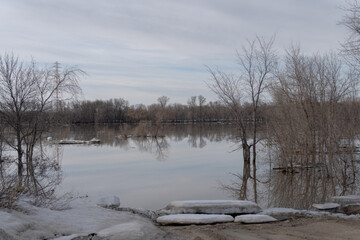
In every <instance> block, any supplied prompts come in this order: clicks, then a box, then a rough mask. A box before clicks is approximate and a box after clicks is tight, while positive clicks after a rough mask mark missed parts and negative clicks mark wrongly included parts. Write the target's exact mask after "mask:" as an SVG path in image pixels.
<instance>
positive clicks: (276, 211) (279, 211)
mask: <svg viewBox="0 0 360 240" xmlns="http://www.w3.org/2000/svg"><path fill="white" fill-rule="evenodd" d="M303 212H304V210H297V209H293V208H268V209H265V210H263V211H262V212H261V213H262V214H265V215H290V214H301V213H303Z"/></svg>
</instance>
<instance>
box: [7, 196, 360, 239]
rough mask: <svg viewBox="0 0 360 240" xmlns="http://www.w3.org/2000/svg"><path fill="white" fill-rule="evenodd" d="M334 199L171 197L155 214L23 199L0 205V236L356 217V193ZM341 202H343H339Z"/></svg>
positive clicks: (158, 234)
mask: <svg viewBox="0 0 360 240" xmlns="http://www.w3.org/2000/svg"><path fill="white" fill-rule="evenodd" d="M355 197H358V198H355ZM334 199H335V200H336V201H338V202H339V203H325V204H314V207H316V208H317V209H318V210H314V211H309V210H295V209H289V208H270V209H265V210H261V209H260V207H259V206H258V205H257V204H256V203H253V202H249V201H240V200H239V201H229V200H200V201H199V200H197V201H194V200H193V201H174V202H171V203H170V204H169V205H168V206H167V207H166V208H164V209H161V210H158V211H155V212H154V211H150V210H146V209H133V208H124V207H120V199H119V198H118V197H116V196H112V197H106V198H101V199H99V201H98V202H97V204H95V203H93V202H91V201H90V200H89V199H86V198H85V199H76V200H74V201H72V202H70V203H68V205H69V207H68V208H65V209H64V208H62V210H51V209H49V208H38V207H34V206H33V205H31V204H28V203H27V202H26V201H20V202H19V203H18V205H17V206H18V208H17V210H8V209H0V239H1V240H14V239H16V240H17V239H20V240H21V239H57V240H76V239H77V240H79V239H88V237H87V236H96V239H110V240H111V239H166V237H167V235H166V233H165V232H164V231H163V230H160V229H159V228H158V227H157V226H156V225H155V224H154V221H157V223H158V224H160V225H189V224H214V223H227V222H239V223H246V224H254V223H256V224H259V223H269V222H276V221H279V220H286V219H291V217H292V216H295V217H296V216H304V217H313V216H331V217H339V218H344V219H359V220H360V215H359V214H358V213H359V211H358V208H359V207H360V203H359V202H358V201H359V200H360V197H359V196H343V197H336V198H334ZM343 203H346V205H344V206H343ZM349 204H351V205H349ZM59 206H60V205H59ZM350 206H351V207H352V208H351V210H356V211H357V214H353V215H350V216H348V215H345V214H344V213H339V212H337V213H336V212H334V210H333V209H335V210H336V211H340V210H342V209H347V208H349V207H350ZM324 209H325V210H326V211H324ZM328 210H330V211H328ZM129 212H133V213H136V214H133V213H129ZM143 216H146V217H143ZM234 216H235V220H234Z"/></svg>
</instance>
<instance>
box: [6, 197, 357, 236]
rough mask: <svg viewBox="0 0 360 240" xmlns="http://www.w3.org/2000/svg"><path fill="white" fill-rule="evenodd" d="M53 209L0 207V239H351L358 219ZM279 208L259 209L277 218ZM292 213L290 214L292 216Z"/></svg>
mask: <svg viewBox="0 0 360 240" xmlns="http://www.w3.org/2000/svg"><path fill="white" fill-rule="evenodd" d="M58 207H60V208H59V209H57V210H56V209H54V206H52V207H51V208H52V209H50V208H39V207H34V206H32V205H31V204H28V203H27V202H26V201H22V202H20V203H19V205H18V207H17V209H16V210H9V209H0V239H4V240H15V239H16V240H22V239H56V240H83V239H87V240H88V239H92V240H101V239H107V240H109V239H145V240H146V239H160V240H161V239H168V240H188V239H194V240H195V239H196V240H201V239H204V240H205V239H210V240H212V239H214V240H215V239H216V240H218V239H229V240H232V239H247V240H265V239H277V240H278V239H280V240H282V239H284V240H285V239H290V240H298V239H299V240H300V239H314V240H315V239H329V240H338V239H339V240H340V239H350V240H355V239H358V238H359V236H360V216H359V215H352V216H350V217H349V216H346V215H344V214H330V213H324V212H314V211H301V213H300V214H299V212H297V213H296V211H294V210H291V209H285V210H286V211H287V212H288V213H291V214H290V215H287V217H284V218H283V219H282V221H279V222H275V223H265V224H241V223H223V224H213V225H188V226H160V225H158V224H156V223H155V222H153V221H152V220H151V219H149V218H148V217H144V216H141V215H139V214H133V213H129V212H124V211H119V210H113V209H106V208H103V207H100V206H97V205H96V204H95V203H93V202H91V201H90V200H89V199H86V198H85V199H76V200H74V201H72V202H70V203H68V205H64V204H60V205H58ZM285 210H284V209H277V210H276V209H273V210H271V209H270V210H265V212H266V211H267V212H269V213H270V212H272V213H277V214H279V213H280V212H284V211H285ZM294 213H296V214H294Z"/></svg>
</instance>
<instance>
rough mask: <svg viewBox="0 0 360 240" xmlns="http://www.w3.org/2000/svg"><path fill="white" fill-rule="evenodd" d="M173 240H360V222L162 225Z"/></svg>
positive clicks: (317, 220) (321, 220)
mask: <svg viewBox="0 0 360 240" xmlns="http://www.w3.org/2000/svg"><path fill="white" fill-rule="evenodd" d="M160 228H161V229H162V230H163V231H165V232H167V237H168V238H169V239H179V240H182V239H194V240H202V239H204V240H221V239H229V240H232V239H234V240H235V239H236V240H238V239H240V240H241V239H244V240H265V239H266V240H275V239H276V240H300V239H308V240H320V239H325V240H359V239H360V220H346V219H339V218H329V217H315V218H298V219H290V220H286V221H281V222H276V223H267V224H241V223H226V224H215V225H190V226H161V227H160Z"/></svg>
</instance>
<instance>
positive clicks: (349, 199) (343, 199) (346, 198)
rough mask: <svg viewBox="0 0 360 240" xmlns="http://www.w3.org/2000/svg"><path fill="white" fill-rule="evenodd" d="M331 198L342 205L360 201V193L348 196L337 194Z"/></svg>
mask: <svg viewBox="0 0 360 240" xmlns="http://www.w3.org/2000/svg"><path fill="white" fill-rule="evenodd" d="M331 200H332V201H333V202H335V203H338V204H341V205H347V204H354V203H360V196H359V195H348V196H335V197H332V198H331Z"/></svg>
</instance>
